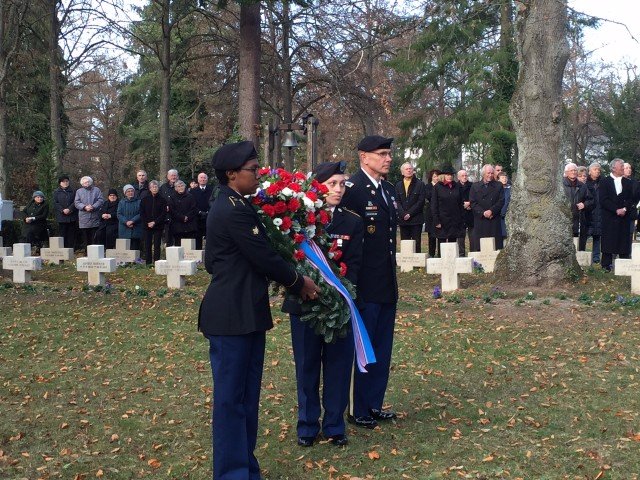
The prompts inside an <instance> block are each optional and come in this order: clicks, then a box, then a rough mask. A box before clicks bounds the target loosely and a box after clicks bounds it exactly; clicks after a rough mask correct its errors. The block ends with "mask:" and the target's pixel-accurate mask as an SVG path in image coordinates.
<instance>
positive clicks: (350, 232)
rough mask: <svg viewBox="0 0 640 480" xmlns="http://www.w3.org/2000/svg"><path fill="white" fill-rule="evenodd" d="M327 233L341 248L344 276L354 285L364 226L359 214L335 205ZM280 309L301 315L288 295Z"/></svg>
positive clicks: (359, 259) (360, 256)
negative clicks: (345, 269)
mask: <svg viewBox="0 0 640 480" xmlns="http://www.w3.org/2000/svg"><path fill="white" fill-rule="evenodd" d="M326 230H327V234H328V235H329V237H331V239H332V240H334V241H336V242H337V244H338V248H340V250H342V257H340V260H339V262H338V263H340V262H344V264H345V265H346V266H347V274H346V275H345V277H346V278H347V279H348V280H349V281H350V282H351V283H353V284H354V285H357V283H358V272H359V271H360V265H361V263H362V239H363V237H364V227H363V225H362V219H361V218H360V216H359V215H358V214H356V213H354V212H352V211H350V210H347V209H346V208H342V207H336V208H335V209H334V210H333V216H332V218H331V223H330V224H329V225H327V228H326ZM282 311H283V312H285V313H290V314H292V315H302V314H303V313H304V312H303V311H302V309H301V308H300V303H299V302H297V300H294V299H292V298H291V297H290V296H287V298H286V299H285V300H284V302H282Z"/></svg>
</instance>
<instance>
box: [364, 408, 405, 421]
mask: <svg viewBox="0 0 640 480" xmlns="http://www.w3.org/2000/svg"><path fill="white" fill-rule="evenodd" d="M370 412H371V416H372V417H373V418H374V419H376V420H393V419H394V418H397V417H398V416H397V415H396V412H394V411H393V410H386V411H385V410H377V409H375V408H372V409H371V410H370Z"/></svg>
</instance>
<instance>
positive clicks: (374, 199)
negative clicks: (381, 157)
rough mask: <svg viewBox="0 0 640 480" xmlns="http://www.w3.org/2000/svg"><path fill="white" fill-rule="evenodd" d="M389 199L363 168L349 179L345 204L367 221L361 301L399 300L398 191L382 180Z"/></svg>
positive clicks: (343, 200)
mask: <svg viewBox="0 0 640 480" xmlns="http://www.w3.org/2000/svg"><path fill="white" fill-rule="evenodd" d="M381 185H382V188H383V189H384V195H385V197H386V202H385V200H384V199H382V198H381V197H380V194H376V189H375V187H374V185H373V182H372V181H371V179H370V178H369V177H368V176H367V174H366V173H364V171H363V170H360V171H358V173H356V174H355V175H353V176H352V177H351V178H349V181H348V182H347V189H346V191H345V194H344V197H343V198H342V204H341V206H343V207H345V208H347V209H349V210H352V211H354V212H356V213H357V214H358V215H360V217H362V219H363V222H364V228H365V231H364V243H363V248H362V252H363V255H362V266H361V267H360V272H359V274H358V281H357V286H358V299H357V300H358V301H359V302H371V303H395V302H397V301H398V281H397V278H396V230H397V216H396V192H395V188H394V186H393V185H392V184H391V183H389V182H387V181H384V180H383V181H382V182H381Z"/></svg>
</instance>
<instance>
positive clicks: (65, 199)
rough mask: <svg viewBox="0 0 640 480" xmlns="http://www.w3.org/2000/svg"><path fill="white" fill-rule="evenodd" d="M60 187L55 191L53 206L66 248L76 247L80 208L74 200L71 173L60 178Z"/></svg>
mask: <svg viewBox="0 0 640 480" xmlns="http://www.w3.org/2000/svg"><path fill="white" fill-rule="evenodd" d="M58 185H59V187H58V188H56V190H55V191H54V192H53V208H54V210H55V212H56V222H58V229H59V230H60V236H61V237H62V238H63V241H64V246H65V248H75V246H76V238H77V237H78V210H77V209H76V206H75V203H74V200H75V198H76V191H75V190H74V189H73V188H71V187H70V186H69V175H61V176H60V177H59V178H58Z"/></svg>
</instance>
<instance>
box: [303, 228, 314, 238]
mask: <svg viewBox="0 0 640 480" xmlns="http://www.w3.org/2000/svg"><path fill="white" fill-rule="evenodd" d="M305 230H306V232H307V238H313V237H315V236H316V226H315V225H310V226H308V227H307V228H305Z"/></svg>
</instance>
